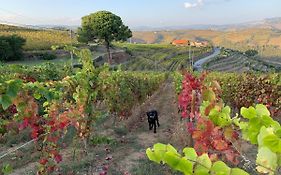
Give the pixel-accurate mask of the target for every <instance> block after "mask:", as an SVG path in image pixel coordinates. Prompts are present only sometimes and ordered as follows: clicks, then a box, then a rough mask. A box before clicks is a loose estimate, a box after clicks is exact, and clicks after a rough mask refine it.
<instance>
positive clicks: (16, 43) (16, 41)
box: [0, 35, 25, 61]
mask: <svg viewBox="0 0 281 175" xmlns="http://www.w3.org/2000/svg"><path fill="white" fill-rule="evenodd" d="M24 44H25V39H23V38H21V37H19V36H17V35H11V36H0V61H15V60H20V59H21V57H22V47H23V46H24Z"/></svg>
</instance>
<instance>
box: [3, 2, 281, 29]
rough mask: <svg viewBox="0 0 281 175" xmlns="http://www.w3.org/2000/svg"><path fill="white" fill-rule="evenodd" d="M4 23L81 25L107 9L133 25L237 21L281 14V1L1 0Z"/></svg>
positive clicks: (219, 23)
mask: <svg viewBox="0 0 281 175" xmlns="http://www.w3.org/2000/svg"><path fill="white" fill-rule="evenodd" d="M0 4H1V6H0V23H3V22H9V23H15V24H31V25H36V24H40V25H42V24H52V25H80V23H81V17H82V16H85V15H88V14H90V13H93V12H96V11H99V10H107V11H111V12H113V13H115V14H116V15H118V16H120V17H121V18H122V20H123V21H124V23H125V24H126V25H128V26H129V27H139V26H149V27H164V26H187V25H195V24H217V25H221V24H235V23H243V22H248V21H257V20H261V19H265V18H272V17H281V10H280V7H281V0H0Z"/></svg>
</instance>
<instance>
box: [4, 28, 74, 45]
mask: <svg viewBox="0 0 281 175" xmlns="http://www.w3.org/2000/svg"><path fill="white" fill-rule="evenodd" d="M14 34H15V35H18V36H21V37H23V38H25V39H26V44H25V46H24V49H25V50H49V49H50V48H51V46H52V45H64V44H70V43H71V42H72V41H75V39H72V40H71V38H70V37H69V33H68V32H67V31H65V30H53V29H33V27H32V28H29V27H17V26H11V25H5V24H0V35H14Z"/></svg>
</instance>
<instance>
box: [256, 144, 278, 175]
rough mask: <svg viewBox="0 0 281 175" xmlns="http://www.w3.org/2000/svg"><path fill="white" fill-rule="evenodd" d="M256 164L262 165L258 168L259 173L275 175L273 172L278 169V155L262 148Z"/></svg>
mask: <svg viewBox="0 0 281 175" xmlns="http://www.w3.org/2000/svg"><path fill="white" fill-rule="evenodd" d="M256 162H257V164H259V165H260V166H258V167H257V168H256V169H257V171H258V172H260V173H270V174H274V172H272V171H271V170H273V171H275V169H276V168H277V155H276V154H275V153H273V152H272V151H271V150H270V149H269V148H267V147H261V148H259V150H258V155H257V160H256ZM261 165H262V166H261Z"/></svg>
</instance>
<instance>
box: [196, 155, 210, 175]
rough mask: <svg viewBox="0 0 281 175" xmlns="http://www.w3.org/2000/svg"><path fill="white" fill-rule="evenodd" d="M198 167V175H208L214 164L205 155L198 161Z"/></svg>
mask: <svg viewBox="0 0 281 175" xmlns="http://www.w3.org/2000/svg"><path fill="white" fill-rule="evenodd" d="M197 162H198V164H197V166H196V167H195V169H194V172H195V174H196V175H205V174H206V175H207V174H209V170H210V169H211V167H212V162H211V160H210V158H209V156H208V155H207V154H203V155H201V156H200V157H198V159H197Z"/></svg>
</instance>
